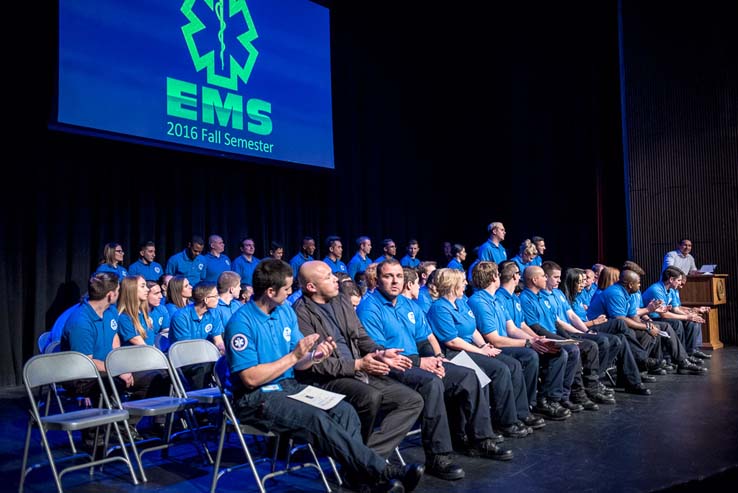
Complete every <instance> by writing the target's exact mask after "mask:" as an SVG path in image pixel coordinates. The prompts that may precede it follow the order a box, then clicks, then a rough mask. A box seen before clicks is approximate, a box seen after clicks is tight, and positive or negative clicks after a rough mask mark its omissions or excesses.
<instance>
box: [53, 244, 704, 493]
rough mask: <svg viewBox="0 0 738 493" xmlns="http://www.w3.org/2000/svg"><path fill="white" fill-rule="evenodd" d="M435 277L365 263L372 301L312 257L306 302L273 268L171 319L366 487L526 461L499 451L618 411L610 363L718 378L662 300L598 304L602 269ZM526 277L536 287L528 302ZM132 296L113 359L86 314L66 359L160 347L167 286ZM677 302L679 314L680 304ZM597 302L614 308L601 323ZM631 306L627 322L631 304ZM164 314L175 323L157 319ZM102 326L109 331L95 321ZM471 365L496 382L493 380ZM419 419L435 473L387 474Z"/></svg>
mask: <svg viewBox="0 0 738 493" xmlns="http://www.w3.org/2000/svg"><path fill="white" fill-rule="evenodd" d="M426 267H428V269H427V271H425V272H423V273H422V275H419V271H418V269H414V268H410V267H403V266H402V265H401V263H400V262H399V261H397V260H395V259H394V258H386V259H385V260H383V261H381V262H379V263H378V264H374V266H373V269H372V268H370V267H369V266H368V267H367V268H366V271H367V285H368V290H367V291H366V292H365V293H364V294H363V296H360V295H361V292H360V290H359V288H358V286H356V285H354V284H353V282H352V280H351V279H350V278H348V279H346V281H347V282H341V283H339V281H338V278H337V276H336V275H335V274H334V273H333V270H332V268H331V266H330V265H329V264H328V263H326V262H323V261H315V260H308V261H306V262H304V263H303V264H302V265H301V266H300V268H299V271H298V279H299V286H300V290H301V296H299V297H297V298H296V299H294V300H293V301H292V302H291V303H287V299H288V297H289V295H290V294H291V290H292V284H293V275H294V270H293V269H292V267H291V266H289V264H286V263H285V262H283V261H281V260H278V259H265V260H263V261H261V262H259V264H258V265H257V266H256V268H255V269H254V272H253V276H252V286H253V296H252V298H251V299H250V301H248V302H247V303H245V304H242V303H240V302H239V301H238V300H237V297H238V292H239V291H240V286H241V281H242V279H241V277H240V275H239V274H238V273H236V272H233V271H224V272H223V273H221V274H220V276H219V278H218V280H217V283H213V282H209V281H200V282H198V283H197V284H195V286H194V288H191V289H190V291H191V293H189V296H183V298H191V300H192V302H191V303H189V304H185V305H184V306H180V307H177V309H176V311H173V313H171V314H168V313H167V315H170V320H171V322H170V324H169V329H170V330H169V336H170V340H172V341H175V340H183V339H192V338H207V339H210V340H212V341H213V342H214V343H215V344H216V345H217V346H218V347H219V349H220V350H221V352H222V353H223V354H225V356H226V357H227V359H228V361H229V367H230V371H231V379H232V382H231V383H232V386H233V389H234V396H235V402H236V407H237V409H238V413H239V417H240V418H241V419H242V420H243V421H244V422H246V423H249V424H252V425H255V426H260V427H263V428H265V429H272V430H273V431H277V432H290V433H293V434H295V435H296V436H303V437H304V438H306V439H309V440H310V441H311V442H312V443H314V444H315V445H316V446H317V447H318V448H320V449H321V450H322V451H323V452H324V453H326V454H328V455H330V456H331V457H333V458H335V459H336V460H338V461H339V462H340V463H341V464H343V467H344V470H345V473H346V475H347V477H349V478H350V480H351V481H352V482H357V483H362V482H367V483H368V482H377V481H378V482H379V484H381V485H382V487H383V488H386V489H388V490H392V491H400V489H401V488H404V489H408V490H410V489H413V488H414V487H415V486H416V485H417V482H418V481H419V479H420V477H421V476H422V475H423V473H424V471H428V472H429V473H430V474H433V475H435V476H438V477H440V478H443V479H447V480H455V479H460V478H462V477H463V476H464V471H463V469H462V468H461V466H459V465H458V464H457V463H456V462H455V460H454V457H453V454H454V453H455V452H460V453H463V454H466V455H470V456H475V457H485V458H490V459H496V460H509V459H512V458H513V455H514V453H513V451H512V450H510V449H507V448H504V447H502V446H501V445H500V444H501V443H502V442H503V441H504V439H505V437H508V438H510V437H512V438H523V437H526V436H529V435H530V434H531V433H533V430H534V429H540V428H542V427H544V426H545V421H544V419H543V418H545V419H548V420H554V421H558V420H566V419H568V418H570V417H571V416H572V413H577V412H580V411H582V410H583V409H589V410H596V409H598V405H599V404H614V403H615V398H614V397H613V390H612V389H611V388H608V387H607V386H606V385H605V384H604V383H603V382H604V381H606V379H605V372H606V371H607V370H608V369H609V368H613V367H615V368H617V384H616V385H622V386H623V388H624V389H625V391H626V392H630V393H634V394H639V395H648V394H650V390H649V389H648V388H646V386H645V385H644V383H643V380H644V379H646V380H647V381H652V379H653V378H654V377H653V375H649V374H648V373H652V374H653V373H655V374H662V371H663V372H665V371H667V366H666V365H668V364H669V361H672V362H673V363H674V365H675V369H676V370H677V371H679V373H704V371H706V370H705V367H704V364H703V363H702V359H705V358H707V357H708V355H705V354H704V353H701V352H700V351H698V350H696V349H695V344H694V337H697V336H695V333H696V332H697V329H696V328H692V329H690V330H691V332H690V331H687V330H686V329H684V328H683V327H682V328H681V331H680V330H679V327H678V325H679V324H676V323H672V324H669V322H667V323H666V324H663V325H661V324H660V325H659V327H660V328H659V329H658V332H657V333H655V334H654V330H653V325H651V322H649V321H647V322H641V321H640V317H642V316H644V315H645V316H648V317H650V316H653V315H655V314H656V313H655V312H656V311H657V310H661V307H660V305H659V304H658V303H657V302H655V301H654V302H649V303H648V304H647V306H646V307H645V309H646V310H649V311H650V312H649V314H648V315H646V314H645V313H641V314H639V313H638V311H637V305H640V304H642V303H641V302H640V298H639V300H638V301H635V299H633V298H632V297H631V295H635V293H636V292H638V290H637V289H633V288H634V287H635V286H636V285H638V287H639V284H637V283H635V284H628V286H627V287H625V288H624V289H625V292H626V294H627V297H626V298H625V301H623V299H622V296H621V297H619V298H618V297H615V296H611V297H612V298H613V300H614V301H613V302H612V303H609V302H608V296H609V295H607V294H606V293H608V292H609V289H610V288H611V287H603V288H602V289H601V291H600V292H599V293H596V294H594V295H593V296H592V297H591V298H588V296H589V293H590V292H591V291H592V289H591V288H590V289H585V285H586V284H587V279H588V273H587V272H585V271H584V270H581V269H569V270H567V271H566V276H565V283H564V285H563V290H559V284H560V282H561V270H562V269H561V267H560V266H558V265H557V264H555V263H554V262H550V261H548V262H543V264H542V266H541V267H538V266H533V265H531V266H528V267H526V269H525V271H524V272H522V273H521V271H520V268H519V266H518V264H517V263H516V262H514V261H503V262H502V263H501V264H500V265H499V266H498V265H497V264H496V263H494V262H489V261H480V262H479V263H477V265H476V266H475V267H474V270H473V272H472V285H473V288H474V291H473V294H472V295H471V296H469V297H467V296H466V294H465V291H466V288H467V280H466V275H465V273H464V272H463V271H460V270H457V269H452V268H443V269H435V270H434V269H433V268H432V267H433V266H432V265H431V264H428V265H427V266H426ZM636 267H637V266H635V264H634V265H633V266H629V268H628V269H624V270H623V275H621V276H620V280H619V282H618V284H619V285H621V286H624V284H623V283H624V282H625V283H629V282H632V281H633V276H636V277H638V274H636V273H635V271H634V269H635V268H636ZM607 269H609V268H604V269H603V272H602V273H600V279H602V278H604V277H606V276H605V275H603V274H604V273H607V272H608V271H607ZM521 274H522V275H523V276H524V278H525V289H524V290H523V291H522V293H520V294H519V295H517V294H516V289H515V288H516V286H517V285H518V282H519V280H520V276H521ZM101 275H109V276H112V275H111V274H96V275H95V276H93V278H92V279H91V280H90V286H91V287H92V285H93V283H94V282H97V281H98V280H99V276H101ZM174 279H175V278H172V280H170V281H169V293H170V295H171V296H170V297H171V298H174V297H175V295H174V292H176V291H178V290H179V291H185V292H186V288H185V283H186V282H188V281H187V279H183V280H181V284H182V287H183V288H184V289H180V288H177V287H176V284H175V285H172V282H173V281H174ZM668 282H669V284H668V286H669V287H666V288H665V290H664V291H665V292H666V293H667V294H668V293H669V291H670V290H671V288H672V287H673V286H678V281H674V282H675V283H676V284H673V283H672V281H671V280H669V281H668ZM421 283H423V284H424V286H422V287H421V286H420V284H421ZM665 286H667V285H666V284H665ZM109 287H112V286H109ZM157 288H158V290H159V291H158V293H157ZM118 289H119V290H120V291H121V292H129V291H130V292H131V293H133V292H134V291H135V299H136V300H137V301H136V303H138V304H136V303H119V304H118V310H119V311H120V314H119V316H118V320H119V321H120V324H121V328H122V327H123V326H124V325H125V326H126V328H125V329H122V330H121V331H120V332H118V333H117V334H115V337H113V338H112V339H111V340H110V341H107V340H106V341H105V342H104V343H103V344H102V346H105V347H102V346H101V347H100V348H96V349H99V350H100V351H99V353H100V354H98V353H96V352H95V351H88V350H89V349H90V348H89V347H87V346H85V345H82V346H80V345H79V344H77V343H75V342H73V341H77V342H78V340H80V339H82V340H86V341H87V345H89V341H88V340H87V338H86V337H82V336H81V335H80V334H83V333H84V332H85V331H87V332H90V329H89V327H88V328H87V329H84V330H80V324H79V323H77V322H72V321H73V320H78V319H79V317H74V318H72V317H70V320H69V321H68V323H67V325H66V326H65V329H64V332H65V340H66V343H65V344H63V347H62V348H63V349H65V348H66V349H74V348H75V347H78V348H83V349H84V350H85V351H83V352H84V353H85V354H89V355H90V357H92V358H93V359H98V360H99V359H100V357H101V356H102V359H103V360H104V355H102V353H103V352H105V351H106V350H107V351H110V350H112V348H113V347H116V345H119V344H121V343H133V344H135V343H149V344H150V343H151V336H152V334H154V333H155V331H156V327H159V328H163V325H164V324H165V321H164V320H165V319H164V317H165V314H164V313H163V312H162V310H161V309H160V308H159V307H158V305H157V298H158V302H159V305H160V300H161V298H160V295H161V288H160V287H159V286H158V285H147V283H146V281H145V280H144V279H143V277H140V276H128V277H126V278H124V279H123V281H122V282H121V283H120V287H118ZM423 289H424V290H425V291H426V293H427V295H428V297H429V298H430V300H431V301H430V303H429V306H427V307H426V306H425V304H424V303H422V302H421V301H420V299H421V295H420V293H421V292H422V291H423ZM112 291H115V290H112ZM656 291H657V290H656V289H654V292H656ZM152 292H153V293H154V294H153V295H152ZM91 293H92V291H91ZM344 293H347V294H344ZM352 295H353V302H352ZM657 295H658V293H656V294H655V296H657ZM95 296H96V297H97V294H96V295H95ZM106 296H107V301H108V302H109V303H108V307H107V308H109V307H111V306H114V305H115V301H116V299H111V296H112V298H117V295H116V296H113V295H112V294H111V291H108V292H107V293H106ZM670 296H671V295H670ZM152 297H153V298H152ZM601 299H604V301H601ZM92 301H94V300H93V298H92V297H90V298H89V299H88V301H87V302H84V303H83V304H82V305H80V307H79V308H78V310H80V311H81V312H82V311H83V310H84V309H85V308H84V306H85V304H87V305H90V304H91V303H92ZM668 301H669V303H671V304H670V305H667V306H669V310H670V311H673V310H674V303H675V302H674V301H673V299H670V300H668ZM611 305H612V306H611ZM631 305H632V306H633V312H634V313H633V315H631V313H630V312H631ZM597 306H600V307H605V311H604V312H603V313H597V312H596V310H597V309H596V308H594V309H593V307H597ZM623 307H625V308H624V312H623V313H622V314H621V312H620V311H617V309H621V311H623V309H622V308H623ZM107 308H106V310H107ZM155 312H156V313H157V314H159V313H160V314H161V315H160V316H159V315H157V316H154V317H152V316H151V315H150V314H153V313H155ZM590 312H591V313H590ZM114 313H115V310H113V314H109V315H110V317H111V318H112V317H113V316H114ZM661 313H662V314H664V313H666V312H665V311H663V310H662V311H661ZM674 313H675V314H677V315H679V317H689V322H694V323H695V324H698V323H699V315H698V314H696V313H693V312H691V311H690V312H689V313H688V314H687V312H686V311H684V312H683V313H682V311H681V310H679V309H678V307H677V310H676V311H675V312H674ZM659 316H660V315H659ZM101 317H102V315H101ZM679 317H676V318H674V317H668V316H665V317H664V318H665V319H666V320H679V321H681V319H680V318H679ZM154 318H157V321H156V322H154V320H153V319H154ZM159 318H161V320H159ZM635 318H639V320H635ZM149 319H151V320H149ZM135 320H138V323H136V322H135ZM98 322H102V323H103V325H104V324H105V322H104V321H103V320H92V319H90V320H87V321H86V323H87V324H88V325H89V324H92V325H95V324H97V323H98ZM144 323H145V325H146V327H144ZM637 324H642V325H643V328H640V326H638V325H637ZM682 325H684V324H682ZM665 327H666V328H665ZM639 332H640V333H639ZM662 332H664V333H666V334H668V335H672V337H669V338H665V337H664V336H663V335H662ZM680 332H681V333H680ZM73 334H74V335H73ZM661 339H665V340H666V342H664V343H662V342H661ZM108 342H110V344H108ZM685 342H686V343H687V346H685ZM662 345H663V349H662ZM685 347H689V348H690V351H688V350H686V349H685ZM77 350H79V349H77ZM470 367H476V368H478V369H479V371H481V372H482V373H483V374H484V375H486V377H487V379H488V380H489V383H488V384H483V383H482V382H480V379H479V378H478V377H477V373H476V372H475V371H474V370H473V369H471V368H470ZM642 371H646V372H648V373H646V374H642V373H641V372H642ZM539 379H540V385H539ZM202 382H203V384H204V380H203V381H202ZM305 385H315V386H320V387H323V388H326V389H328V390H332V391H334V392H338V393H341V394H344V395H345V396H346V398H345V400H344V403H342V404H339V405H338V406H336V407H334V408H333V409H331V410H329V411H328V412H325V411H322V410H319V409H317V408H314V407H312V406H309V405H307V404H302V403H296V401H294V400H292V399H287V396H288V395H290V394H293V393H295V392H298V391H299V390H301V389H303V388H304V386H305ZM286 406H289V409H287V408H286ZM265 409H267V410H269V412H266V411H264V410H265ZM259 410H260V411H259ZM257 411H258V412H257ZM418 422H419V423H420V432H421V437H422V440H421V441H422V444H423V448H424V450H425V454H426V464H425V466H422V465H411V466H410V467H406V468H393V467H392V466H387V465H386V464H387V462H386V459H387V458H388V457H389V455H390V454H391V453H392V452H393V450H394V449H395V447H397V446H398V445H399V443H400V442H401V441H402V440H403V439H404V437H405V436H406V435H407V433H408V432H409V431H410V430H411V429H412V428H413V427H414V426H416V423H418ZM354 423H356V426H355V429H353V428H352V426H353V424H354ZM393 488H394V489H393Z"/></svg>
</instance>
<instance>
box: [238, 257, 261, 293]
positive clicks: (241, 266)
mask: <svg viewBox="0 0 738 493" xmlns="http://www.w3.org/2000/svg"><path fill="white" fill-rule="evenodd" d="M259 262H261V260H259V259H258V258H256V257H251V260H247V259H246V257H244V256H243V255H239V256H238V257H237V258H235V259H233V262H231V267H232V269H233V271H234V272H238V275H240V276H241V282H242V283H243V284H248V285H249V286H251V285H252V284H253V278H254V269H256V266H257V265H259Z"/></svg>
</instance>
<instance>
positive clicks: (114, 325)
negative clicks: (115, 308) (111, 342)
mask: <svg viewBox="0 0 738 493" xmlns="http://www.w3.org/2000/svg"><path fill="white" fill-rule="evenodd" d="M110 328H111V329H113V330H118V321H117V320H111V321H110Z"/></svg>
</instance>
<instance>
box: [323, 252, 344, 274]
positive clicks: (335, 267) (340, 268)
mask: <svg viewBox="0 0 738 493" xmlns="http://www.w3.org/2000/svg"><path fill="white" fill-rule="evenodd" d="M323 262H325V263H326V264H328V267H330V268H331V272H344V273H346V274H348V268H347V267H346V264H344V263H343V262H341V259H340V258H339V259H337V260H336V261H335V262H334V261H333V260H331V258H330V257H328V256H326V257H325V258H324V259H323Z"/></svg>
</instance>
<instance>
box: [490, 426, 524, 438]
mask: <svg viewBox="0 0 738 493" xmlns="http://www.w3.org/2000/svg"><path fill="white" fill-rule="evenodd" d="M498 430H499V431H500V433H502V435H503V436H506V437H509V438H523V437H527V436H528V435H530V434H531V432H532V431H533V430H532V429H530V428H528V427H526V426H525V425H523V426H519V425H518V424H517V423H513V424H511V425H510V426H501V427H499V428H498Z"/></svg>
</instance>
